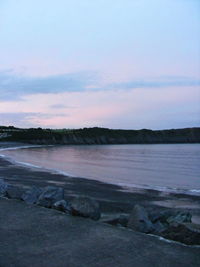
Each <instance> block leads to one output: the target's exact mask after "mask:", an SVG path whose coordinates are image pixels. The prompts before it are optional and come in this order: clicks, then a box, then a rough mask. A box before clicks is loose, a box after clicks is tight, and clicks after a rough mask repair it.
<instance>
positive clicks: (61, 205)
mask: <svg viewBox="0 0 200 267" xmlns="http://www.w3.org/2000/svg"><path fill="white" fill-rule="evenodd" d="M52 208H53V209H55V210H60V211H64V212H68V211H69V207H68V205H67V202H66V201H65V200H64V199H62V200H59V201H57V202H55V203H54V204H53V206H52Z"/></svg>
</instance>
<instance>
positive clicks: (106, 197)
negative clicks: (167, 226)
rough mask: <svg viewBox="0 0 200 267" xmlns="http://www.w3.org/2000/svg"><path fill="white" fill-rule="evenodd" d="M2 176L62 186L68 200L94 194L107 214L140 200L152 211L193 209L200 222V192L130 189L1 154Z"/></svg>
mask: <svg viewBox="0 0 200 267" xmlns="http://www.w3.org/2000/svg"><path fill="white" fill-rule="evenodd" d="M13 145H14V146H16V145H17V144H13V143H9V144H8V143H6V144H4V143H1V144H0V147H1V148H2V147H7V146H11V147H12V146H13ZM0 178H4V179H5V180H6V181H7V182H8V183H11V184H15V185H17V186H21V187H24V188H28V187H30V186H33V185H35V186H39V187H44V186H46V185H56V186H61V187H63V188H64V189H65V198H66V200H69V199H70V198H71V197H73V196H74V195H83V196H89V197H92V198H94V199H96V200H97V201H99V202H100V206H101V211H102V213H103V218H104V216H109V215H112V214H113V215H116V214H129V213H130V211H131V209H132V207H133V206H134V205H135V204H136V203H137V204H140V205H143V206H145V207H146V208H147V210H149V211H151V210H155V209H156V210H158V211H159V210H161V209H169V208H170V209H178V210H184V211H190V212H191V213H192V215H193V218H192V220H193V222H194V223H198V224H200V196H193V195H185V194H175V193H169V192H160V191H156V190H146V189H138V188H134V189H133V188H132V189H131V191H126V190H124V188H122V187H120V186H117V185H112V184H106V183H102V182H99V181H95V180H89V179H85V178H79V177H76V178H74V177H68V176H65V175H61V174H56V173H50V172H47V171H43V170H40V169H37V168H28V167H24V166H19V165H17V164H13V163H11V162H9V161H8V160H6V159H5V158H1V157H0Z"/></svg>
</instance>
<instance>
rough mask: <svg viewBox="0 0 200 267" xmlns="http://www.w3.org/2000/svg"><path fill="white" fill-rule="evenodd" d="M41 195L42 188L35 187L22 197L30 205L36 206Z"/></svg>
mask: <svg viewBox="0 0 200 267" xmlns="http://www.w3.org/2000/svg"><path fill="white" fill-rule="evenodd" d="M41 193H42V189H41V188H39V187H36V186H33V187H31V188H30V189H29V190H27V191H26V192H25V193H24V194H23V195H22V200H24V201H25V202H26V203H28V204H35V203H37V201H38V198H39V196H40V194H41Z"/></svg>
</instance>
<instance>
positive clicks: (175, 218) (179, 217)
mask: <svg viewBox="0 0 200 267" xmlns="http://www.w3.org/2000/svg"><path fill="white" fill-rule="evenodd" d="M191 219H192V215H191V213H189V212H182V211H178V212H177V213H176V214H174V215H172V216H169V217H168V218H167V223H168V224H172V223H191Z"/></svg>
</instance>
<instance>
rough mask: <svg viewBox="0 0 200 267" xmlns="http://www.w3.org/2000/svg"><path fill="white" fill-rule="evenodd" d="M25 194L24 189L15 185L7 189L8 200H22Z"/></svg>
mask: <svg viewBox="0 0 200 267" xmlns="http://www.w3.org/2000/svg"><path fill="white" fill-rule="evenodd" d="M23 193H24V189H23V188H22V187H18V186H15V185H8V187H7V188H6V197H8V198H14V199H20V200H21V198H22V195H23Z"/></svg>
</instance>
